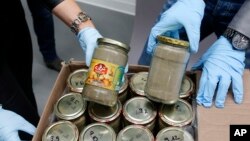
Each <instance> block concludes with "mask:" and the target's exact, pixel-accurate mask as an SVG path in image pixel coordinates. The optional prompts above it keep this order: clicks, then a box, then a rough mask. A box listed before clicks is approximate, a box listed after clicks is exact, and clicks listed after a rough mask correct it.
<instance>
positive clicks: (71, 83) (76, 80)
mask: <svg viewBox="0 0 250 141" xmlns="http://www.w3.org/2000/svg"><path fill="white" fill-rule="evenodd" d="M87 73H88V70H87V69H78V70H75V71H73V72H72V73H71V74H70V75H69V77H68V79H67V86H68V88H69V92H77V93H81V92H82V89H83V86H84V82H85V79H86V78H87Z"/></svg>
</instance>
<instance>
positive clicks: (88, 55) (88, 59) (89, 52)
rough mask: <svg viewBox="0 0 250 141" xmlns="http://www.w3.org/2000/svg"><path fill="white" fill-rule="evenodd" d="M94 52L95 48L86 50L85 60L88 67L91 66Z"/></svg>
mask: <svg viewBox="0 0 250 141" xmlns="http://www.w3.org/2000/svg"><path fill="white" fill-rule="evenodd" d="M94 50H95V47H88V49H87V50H86V55H85V60H86V65H87V66H88V67H89V66H90V63H91V59H92V56H93V53H94Z"/></svg>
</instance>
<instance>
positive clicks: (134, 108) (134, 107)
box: [123, 96, 157, 125]
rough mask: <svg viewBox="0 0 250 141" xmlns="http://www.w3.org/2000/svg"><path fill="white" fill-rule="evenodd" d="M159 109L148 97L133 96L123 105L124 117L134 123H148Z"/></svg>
mask: <svg viewBox="0 0 250 141" xmlns="http://www.w3.org/2000/svg"><path fill="white" fill-rule="evenodd" d="M156 115H157V110H156V107H155V106H154V104H153V103H152V102H151V101H150V100H148V99H147V98H146V97H141V96H137V97H133V98H131V99H129V100H127V101H126V103H125V104H124V105H123V116H124V118H125V119H126V120H127V121H129V122H131V123H133V124H140V125H144V124H148V123H150V122H151V121H153V120H154V119H155V117H156Z"/></svg>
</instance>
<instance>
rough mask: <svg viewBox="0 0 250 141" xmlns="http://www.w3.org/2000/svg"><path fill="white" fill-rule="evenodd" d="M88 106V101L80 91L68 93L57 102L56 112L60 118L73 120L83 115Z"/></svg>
mask: <svg viewBox="0 0 250 141" xmlns="http://www.w3.org/2000/svg"><path fill="white" fill-rule="evenodd" d="M86 108H87V102H86V101H85V100H84V99H83V98H82V95H81V94H80V93H68V94H65V95H63V96H62V97H61V98H60V99H59V100H58V101H57V102H56V104H55V106H54V113H55V115H56V116H57V117H58V118H60V119H64V120H73V119H76V118H78V117H79V116H81V115H83V114H84V112H85V111H86Z"/></svg>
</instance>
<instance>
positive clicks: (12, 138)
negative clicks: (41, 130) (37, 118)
mask: <svg viewBox="0 0 250 141" xmlns="http://www.w3.org/2000/svg"><path fill="white" fill-rule="evenodd" d="M18 130H20V131H24V132H27V133H29V134H31V135H34V133H35V130H36V128H35V126H33V125H32V124H30V123H29V122H28V121H26V120H25V119H24V118H23V117H21V116H20V115H18V114H16V113H14V112H12V111H9V110H5V109H3V108H2V106H0V141H20V138H19V136H18Z"/></svg>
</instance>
